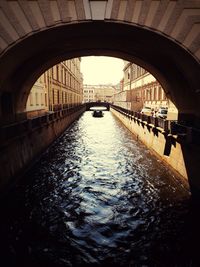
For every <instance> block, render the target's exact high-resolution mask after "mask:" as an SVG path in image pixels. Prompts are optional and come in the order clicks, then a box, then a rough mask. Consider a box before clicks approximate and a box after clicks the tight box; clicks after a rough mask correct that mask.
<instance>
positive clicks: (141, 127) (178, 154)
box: [110, 108, 188, 181]
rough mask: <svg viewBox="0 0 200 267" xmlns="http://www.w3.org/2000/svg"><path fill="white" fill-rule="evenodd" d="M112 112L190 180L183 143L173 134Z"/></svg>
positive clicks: (175, 169)
mask: <svg viewBox="0 0 200 267" xmlns="http://www.w3.org/2000/svg"><path fill="white" fill-rule="evenodd" d="M110 110H111V112H112V113H113V114H114V115H115V116H116V117H117V118H118V119H119V120H120V121H121V122H122V123H123V124H124V125H125V126H126V127H127V128H128V129H129V130H130V131H131V132H132V133H133V134H134V135H135V136H136V138H137V139H138V140H140V141H142V142H143V143H144V144H145V145H146V146H147V147H148V148H149V149H151V150H152V151H153V152H155V154H156V155H157V156H158V157H159V158H161V159H162V160H163V161H165V162H166V163H167V164H168V165H169V166H170V167H172V169H173V170H174V171H176V172H177V173H178V174H179V175H180V176H181V177H183V178H184V179H185V180H187V181H188V174H187V170H186V166H185V160H184V155H183V151H182V144H181V143H179V142H178V141H177V139H176V138H175V137H173V136H172V135H168V134H166V133H165V131H164V130H163V129H161V128H159V127H154V126H153V125H149V124H147V122H142V121H140V120H133V119H131V118H130V117H127V116H125V115H124V114H122V113H120V112H118V111H116V110H115V109H113V108H111V109H110Z"/></svg>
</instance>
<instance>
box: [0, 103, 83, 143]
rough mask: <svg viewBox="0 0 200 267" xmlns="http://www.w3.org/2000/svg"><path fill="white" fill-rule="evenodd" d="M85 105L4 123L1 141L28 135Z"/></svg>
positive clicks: (0, 134) (0, 130)
mask: <svg viewBox="0 0 200 267" xmlns="http://www.w3.org/2000/svg"><path fill="white" fill-rule="evenodd" d="M84 107H85V105H81V106H76V107H71V108H67V109H63V110H58V111H56V112H51V113H48V114H45V115H42V116H39V117H35V118H29V119H26V120H23V121H19V122H15V123H12V124H9V125H4V126H2V127H1V128H0V143H1V144H3V143H4V142H5V141H6V140H10V139H14V138H16V137H18V136H19V135H21V136H22V135H26V134H27V133H28V132H30V131H33V130H35V129H38V128H40V127H42V126H44V125H45V124H50V123H51V122H53V121H56V120H58V119H60V118H62V117H65V116H67V115H70V114H72V113H74V112H76V111H78V110H81V109H83V108H84Z"/></svg>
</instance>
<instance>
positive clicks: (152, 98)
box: [114, 61, 178, 119]
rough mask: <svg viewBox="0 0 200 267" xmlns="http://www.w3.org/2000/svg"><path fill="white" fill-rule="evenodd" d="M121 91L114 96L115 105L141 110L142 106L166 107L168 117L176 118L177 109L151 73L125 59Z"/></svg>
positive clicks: (152, 107)
mask: <svg viewBox="0 0 200 267" xmlns="http://www.w3.org/2000/svg"><path fill="white" fill-rule="evenodd" d="M124 63H125V66H124V78H123V91H121V92H119V93H118V94H116V95H115V96H114V103H115V105H118V106H121V107H123V108H126V109H129V110H133V111H141V109H142V108H143V107H150V108H151V109H153V110H158V109H159V108H161V107H165V108H168V113H169V114H171V115H170V119H176V118H177V115H178V110H177V109H176V107H175V105H174V104H173V103H172V102H171V101H170V100H169V99H168V98H167V97H166V94H165V92H164V90H163V88H162V87H161V85H160V84H159V82H158V81H157V80H156V79H155V77H154V76H153V75H151V74H150V73H149V72H147V71H146V70H145V69H143V68H142V67H140V66H138V65H136V64H133V63H130V62H127V61H125V62H124Z"/></svg>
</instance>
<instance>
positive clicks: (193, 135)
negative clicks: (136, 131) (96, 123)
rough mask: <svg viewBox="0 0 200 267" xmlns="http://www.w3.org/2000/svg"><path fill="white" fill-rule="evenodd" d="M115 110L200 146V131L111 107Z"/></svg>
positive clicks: (175, 121)
mask: <svg viewBox="0 0 200 267" xmlns="http://www.w3.org/2000/svg"><path fill="white" fill-rule="evenodd" d="M111 107H112V108H113V109H115V110H116V111H118V112H120V113H121V114H123V115H125V116H126V117H129V118H130V119H134V120H139V121H140V122H143V123H147V124H149V125H152V126H153V127H157V128H158V127H159V128H161V129H163V130H164V132H165V133H167V134H172V135H177V136H178V137H179V138H181V139H182V140H185V141H186V142H188V143H195V144H200V129H197V128H194V127H190V126H187V125H184V124H183V123H180V122H178V121H177V120H166V119H162V118H158V117H153V116H148V115H146V114H142V113H140V112H135V111H130V110H127V109H124V108H121V107H119V106H115V105H111Z"/></svg>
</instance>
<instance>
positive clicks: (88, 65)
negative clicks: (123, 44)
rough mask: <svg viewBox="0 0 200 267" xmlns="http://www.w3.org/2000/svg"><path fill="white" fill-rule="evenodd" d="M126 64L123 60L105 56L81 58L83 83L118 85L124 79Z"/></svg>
mask: <svg viewBox="0 0 200 267" xmlns="http://www.w3.org/2000/svg"><path fill="white" fill-rule="evenodd" d="M123 68H124V62H123V60H122V59H118V58H113V57H103V56H90V57H82V58H81V72H82V73H83V83H84V84H91V85H96V84H97V85H98V84H110V83H111V84H113V85H116V84H118V83H119V82H120V80H121V79H122V78H123Z"/></svg>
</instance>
